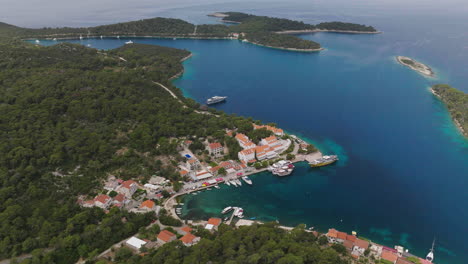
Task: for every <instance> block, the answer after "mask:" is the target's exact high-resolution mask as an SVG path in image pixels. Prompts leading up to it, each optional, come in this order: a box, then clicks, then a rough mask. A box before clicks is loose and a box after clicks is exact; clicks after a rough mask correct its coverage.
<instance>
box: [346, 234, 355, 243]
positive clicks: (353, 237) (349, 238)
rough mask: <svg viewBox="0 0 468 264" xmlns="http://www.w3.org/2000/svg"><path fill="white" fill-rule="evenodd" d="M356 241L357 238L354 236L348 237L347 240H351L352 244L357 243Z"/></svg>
mask: <svg viewBox="0 0 468 264" xmlns="http://www.w3.org/2000/svg"><path fill="white" fill-rule="evenodd" d="M356 239H357V237H356V236H353V235H346V240H349V241H351V242H353V243H354V242H355V241H356Z"/></svg>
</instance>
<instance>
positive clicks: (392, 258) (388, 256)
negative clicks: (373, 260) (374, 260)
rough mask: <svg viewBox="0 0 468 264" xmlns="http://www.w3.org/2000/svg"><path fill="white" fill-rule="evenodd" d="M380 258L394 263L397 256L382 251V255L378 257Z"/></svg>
mask: <svg viewBox="0 0 468 264" xmlns="http://www.w3.org/2000/svg"><path fill="white" fill-rule="evenodd" d="M380 257H381V258H383V259H385V260H388V261H391V262H395V261H396V260H397V259H398V255H397V254H395V253H393V252H391V251H388V250H382V255H380Z"/></svg>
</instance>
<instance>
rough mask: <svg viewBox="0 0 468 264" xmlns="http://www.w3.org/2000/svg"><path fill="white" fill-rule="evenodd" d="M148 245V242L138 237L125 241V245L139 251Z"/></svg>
mask: <svg viewBox="0 0 468 264" xmlns="http://www.w3.org/2000/svg"><path fill="white" fill-rule="evenodd" d="M146 243H147V242H146V241H144V240H141V239H139V238H137V237H131V238H129V239H128V240H127V241H125V245H127V246H128V247H130V248H133V249H137V250H139V249H140V248H141V247H142V246H144V245H146Z"/></svg>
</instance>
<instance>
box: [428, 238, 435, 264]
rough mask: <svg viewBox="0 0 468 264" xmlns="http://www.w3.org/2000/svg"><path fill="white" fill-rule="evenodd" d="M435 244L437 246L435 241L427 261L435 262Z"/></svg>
mask: <svg viewBox="0 0 468 264" xmlns="http://www.w3.org/2000/svg"><path fill="white" fill-rule="evenodd" d="M434 244H435V239H434V241H432V248H431V251H430V252H429V253H427V256H426V260H427V261H429V262H431V263H432V261H433V260H434Z"/></svg>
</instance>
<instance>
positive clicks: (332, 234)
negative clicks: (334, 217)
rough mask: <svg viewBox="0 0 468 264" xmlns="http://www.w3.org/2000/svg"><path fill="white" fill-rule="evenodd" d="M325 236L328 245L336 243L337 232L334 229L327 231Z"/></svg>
mask: <svg viewBox="0 0 468 264" xmlns="http://www.w3.org/2000/svg"><path fill="white" fill-rule="evenodd" d="M326 236H327V238H328V242H329V243H336V242H337V241H336V239H337V238H338V231H337V230H336V229H334V228H331V229H328V233H327V234H326Z"/></svg>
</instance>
